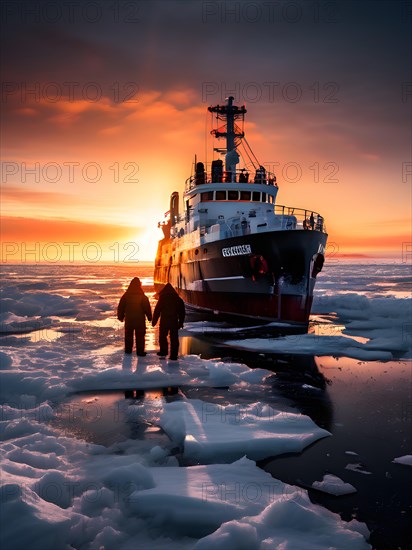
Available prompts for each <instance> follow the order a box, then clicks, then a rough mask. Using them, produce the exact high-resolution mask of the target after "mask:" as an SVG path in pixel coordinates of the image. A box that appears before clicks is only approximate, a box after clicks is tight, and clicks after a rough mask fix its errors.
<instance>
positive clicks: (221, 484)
mask: <svg viewBox="0 0 412 550" xmlns="http://www.w3.org/2000/svg"><path fill="white" fill-rule="evenodd" d="M150 473H151V474H152V477H153V481H154V485H155V486H154V487H151V488H148V489H143V490H138V491H135V492H133V493H132V494H131V495H130V499H129V502H130V507H131V510H132V511H133V512H134V513H136V514H138V515H139V516H141V517H144V518H150V520H151V522H152V523H153V524H154V525H156V526H157V527H159V526H162V528H163V529H164V530H165V532H166V533H167V534H170V533H173V534H174V536H176V535H177V534H178V535H179V536H182V535H185V536H199V534H203V535H205V537H206V538H204V539H201V540H200V541H199V542H198V543H197V544H196V546H195V548H196V549H199V550H200V549H202V550H203V549H208V550H209V549H212V548H216V549H217V548H220V549H225V550H227V549H228V548H239V549H240V548H245V549H246V548H247V549H248V550H253V549H256V550H258V549H263V548H267V549H269V548H270V549H272V548H279V544H286V546H282V548H316V549H317V550H319V549H322V548H325V549H326V548H344V547H345V548H353V549H359V550H360V549H366V548H369V545H368V544H367V543H366V542H365V538H364V537H368V535H369V532H368V529H367V528H366V526H365V525H364V524H360V523H358V522H356V521H352V522H350V523H347V522H344V521H342V520H341V519H340V517H339V516H338V515H337V514H334V513H332V512H329V511H328V510H325V509H324V508H322V507H321V506H318V505H315V504H312V503H311V501H310V500H309V497H308V495H307V492H306V491H305V490H303V489H298V488H297V487H294V486H292V485H287V484H285V483H283V482H281V481H279V480H276V479H273V478H272V477H271V476H270V474H268V473H267V472H264V471H262V470H260V469H259V468H257V467H256V464H255V463H254V462H253V461H251V460H249V459H247V458H245V457H243V458H241V459H240V460H238V461H236V462H234V463H232V464H213V465H209V466H190V467H187V468H174V467H173V468H152V469H151V470H150ZM248 516H252V517H248ZM226 522H228V523H226ZM222 523H223V525H222ZM216 529H217V530H216ZM215 530H216V531H215ZM213 531H215V532H213ZM209 533H210V534H209ZM291 542H292V544H290V543H291ZM308 542H309V543H310V545H309V546H308ZM289 544H290V545H289Z"/></svg>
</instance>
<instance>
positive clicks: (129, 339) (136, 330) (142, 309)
mask: <svg viewBox="0 0 412 550" xmlns="http://www.w3.org/2000/svg"><path fill="white" fill-rule="evenodd" d="M145 317H147V319H148V320H149V321H151V320H152V310H151V307H150V304H149V300H148V298H147V296H146V295H145V293H144V292H143V289H142V283H141V282H140V279H139V277H134V278H133V279H132V281H131V282H130V284H129V287H128V289H127V290H126V292H125V293H124V294H123V296H122V297H121V298H120V302H119V305H118V307H117V318H118V319H119V321H124V352H125V353H127V354H130V353H132V350H133V336H134V335H135V337H136V353H137V355H138V356H139V357H144V356H145V355H146V353H145V351H144V337H145V333H146V321H145Z"/></svg>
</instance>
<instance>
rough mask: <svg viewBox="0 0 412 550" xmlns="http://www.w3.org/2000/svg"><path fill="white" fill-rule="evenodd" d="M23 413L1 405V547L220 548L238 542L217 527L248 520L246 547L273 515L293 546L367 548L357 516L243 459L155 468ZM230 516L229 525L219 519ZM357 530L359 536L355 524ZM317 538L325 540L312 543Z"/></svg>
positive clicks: (261, 538)
mask: <svg viewBox="0 0 412 550" xmlns="http://www.w3.org/2000/svg"><path fill="white" fill-rule="evenodd" d="M26 412H27V415H26V416H25V417H24V418H17V416H18V414H17V413H18V411H12V410H11V409H10V407H8V409H7V413H8V414H7V416H8V417H9V418H10V420H7V421H5V424H7V427H6V428H7V429H5V430H4V432H3V439H4V441H3V442H2V444H1V456H2V466H3V474H4V475H3V476H2V477H1V480H0V484H1V494H2V507H1V514H2V527H3V528H2V531H1V542H0V544H2V545H3V546H4V548H8V549H10V550H20V549H21V548H24V547H27V548H31V549H32V550H43V549H44V548H62V549H63V548H69V547H71V548H79V550H80V549H81V550H87V549H95V548H101V547H104V548H106V549H107V550H112V549H115V548H116V549H119V550H130V548H153V549H154V548H170V549H176V550H177V549H180V548H185V549H186V548H187V549H188V550H189V549H192V548H194V546H195V545H196V543H197V542H198V539H199V538H200V537H204V536H208V535H210V534H211V536H212V537H213V538H212V539H211V540H210V541H208V539H206V543H205V542H204V541H200V542H199V544H202V545H203V546H201V547H200V548H204V547H205V544H207V546H206V547H207V548H208V549H209V548H211V549H212V548H225V550H227V549H228V548H233V547H235V548H241V546H239V545H234V544H232V542H233V541H234V540H235V539H233V536H234V535H233V533H232V534H231V537H232V538H230V539H229V541H228V540H227V539H226V537H225V535H224V532H225V530H227V529H229V530H231V531H236V530H237V531H236V532H238V531H239V529H238V527H237V526H238V524H239V525H240V527H242V525H243V523H244V524H245V525H246V529H247V523H248V522H250V521H252V520H253V521H254V522H260V523H261V526H262V529H261V530H257V534H256V536H255V539H256V540H257V545H255V546H247V548H248V550H249V548H250V549H251V548H264V547H265V546H264V544H265V539H266V538H267V537H268V532H267V530H269V531H270V524H271V523H273V521H272V519H271V515H270V514H273V515H275V516H276V515H277V514H280V515H281V519H280V520H279V521H281V523H282V524H283V528H282V529H283V530H282V529H278V530H277V534H276V535H277V536H279V537H284V540H285V541H287V540H293V542H295V543H296V541H297V542H298V546H296V545H295V548H296V547H299V548H302V547H305V548H306V546H305V542H306V540H311V541H312V540H315V541H317V542H319V544H318V546H317V548H327V547H331V546H332V547H333V546H334V545H333V544H332V542H333V541H336V545H335V547H336V546H337V545H338V543H342V544H344V543H346V544H347V546H344V547H348V548H367V545H366V543H363V546H362V545H361V544H360V542H359V541H360V540H361V539H362V537H361V536H360V535H359V534H358V531H360V530H361V529H360V528H359V526H358V525H357V524H355V523H354V522H351V523H345V522H344V521H342V520H341V519H340V518H339V516H338V515H335V514H333V513H331V512H328V511H327V510H326V509H324V508H322V507H319V506H317V505H314V504H312V503H311V502H310V500H309V499H308V497H307V493H306V491H304V490H303V489H298V488H297V487H293V486H290V485H286V484H284V483H283V482H281V481H279V480H276V479H273V478H272V477H271V475H270V474H268V473H267V472H264V471H262V470H261V469H260V468H258V467H257V466H256V464H255V463H254V462H253V461H251V460H249V459H247V458H242V459H240V460H238V461H237V462H235V463H233V464H214V465H209V466H194V467H188V468H182V467H177V466H176V463H175V461H171V462H168V463H167V465H165V466H162V467H159V466H158V465H157V464H156V457H153V456H152V455H153V453H152V452H147V453H145V454H144V455H142V454H140V453H139V454H134V453H131V454H123V453H122V454H119V453H118V450H117V448H116V447H113V448H105V447H103V446H100V445H95V444H89V443H86V442H85V441H82V440H80V439H77V438H74V437H66V436H65V435H64V434H63V433H62V432H61V431H60V430H58V429H55V428H52V427H50V426H47V425H44V424H42V423H39V422H38V421H37V420H34V419H33V418H32V417H33V416H34V417H40V416H41V413H42V409H41V410H39V411H38V414H36V411H35V409H32V410H30V411H26ZM20 414H23V415H25V411H20ZM166 453H167V452H166V451H165V452H164V453H162V459H163V457H164V455H165V454H166ZM157 458H159V457H157ZM169 458H173V457H169ZM51 462H52V464H51ZM170 464H171V465H170ZM285 502H286V503H290V502H292V504H293V503H296V505H298V507H299V517H298V519H299V521H298V524H295V518H294V517H290V518H289V517H287V518H286V520H285V518H282V514H283V513H284V512H283V510H284V506H285V504H284V503H285ZM273 507H274V508H273ZM292 507H293V506H292ZM271 510H272V511H271ZM262 514H263V515H262ZM265 514H266V515H265ZM16 516H18V518H19V521H18V522H17V523H16V521H15V518H16ZM249 516H254V517H252V518H250V517H249ZM265 517H266V518H268V521H266V520H265ZM233 520H236V526H235V528H233V527H230V526H231V525H232V524H231V523H226V524H225V523H224V522H232V521H233ZM222 523H223V526H222V529H223V535H222V531H221V530H220V529H219V527H220V526H221V525H222ZM228 526H229V527H228ZM216 529H217V531H216V532H215V533H213V532H214V531H215V530H216ZM296 529H297V531H296ZM362 532H363V533H364V535H365V536H366V537H367V536H368V531H367V529H366V527H365V526H363V531H362ZM235 535H236V533H235ZM189 537H191V538H189ZM249 539H250V537H249ZM249 539H247V540H249ZM222 540H223V542H225V541H226V544H223V546H222ZM322 541H323V542H322ZM324 541H326V543H327V545H328V546H322V544H323V543H324ZM326 543H325V544H326ZM299 545H300V546H299ZM3 546H2V547H3ZM273 547H274V546H272V548H273ZM337 547H342V546H337Z"/></svg>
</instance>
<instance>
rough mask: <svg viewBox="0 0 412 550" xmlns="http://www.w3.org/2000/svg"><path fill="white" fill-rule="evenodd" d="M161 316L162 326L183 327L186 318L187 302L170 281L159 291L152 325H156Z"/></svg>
mask: <svg viewBox="0 0 412 550" xmlns="http://www.w3.org/2000/svg"><path fill="white" fill-rule="evenodd" d="M159 317H160V326H162V325H167V326H175V327H178V328H182V327H183V323H184V320H185V304H184V302H183V300H182V299H181V298H180V297H179V295H178V293H177V292H176V290H175V289H174V288H173V287H172V285H171V284H170V283H167V284H166V286H164V287H163V288H162V290H161V291H160V292H159V301H158V302H157V304H156V307H155V310H154V313H153V322H152V325H153V326H155V325H156V323H157V321H158V319H159Z"/></svg>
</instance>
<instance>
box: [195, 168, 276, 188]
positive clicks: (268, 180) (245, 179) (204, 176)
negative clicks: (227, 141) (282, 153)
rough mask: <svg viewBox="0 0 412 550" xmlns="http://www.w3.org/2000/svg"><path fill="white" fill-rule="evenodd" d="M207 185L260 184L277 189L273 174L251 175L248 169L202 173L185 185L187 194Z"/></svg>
mask: <svg viewBox="0 0 412 550" xmlns="http://www.w3.org/2000/svg"><path fill="white" fill-rule="evenodd" d="M206 183H251V184H253V183H260V184H263V185H273V186H275V187H277V186H278V185H277V183H276V176H275V174H273V173H272V172H268V171H266V170H263V169H260V170H259V169H258V170H256V172H255V173H250V172H248V171H247V170H246V169H243V168H242V169H239V170H229V171H228V170H226V171H224V172H221V173H214V172H206V171H205V172H200V173H197V174H195V175H193V176H190V178H187V180H186V183H185V191H186V193H187V192H188V191H190V190H191V189H193V188H194V187H197V186H199V185H204V184H206Z"/></svg>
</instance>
